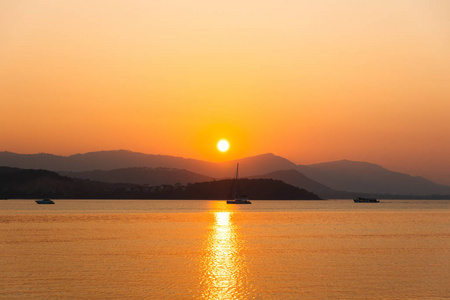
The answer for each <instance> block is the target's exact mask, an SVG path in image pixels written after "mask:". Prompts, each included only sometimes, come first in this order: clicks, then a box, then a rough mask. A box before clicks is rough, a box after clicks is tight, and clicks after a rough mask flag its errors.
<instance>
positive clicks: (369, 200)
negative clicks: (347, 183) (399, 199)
mask: <svg viewBox="0 0 450 300" xmlns="http://www.w3.org/2000/svg"><path fill="white" fill-rule="evenodd" d="M353 202H355V203H379V202H380V201H378V200H377V199H375V198H363V197H358V198H355V199H353Z"/></svg>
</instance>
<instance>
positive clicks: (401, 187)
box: [0, 150, 450, 197]
mask: <svg viewBox="0 0 450 300" xmlns="http://www.w3.org/2000/svg"><path fill="white" fill-rule="evenodd" d="M236 163H239V164H240V170H239V171H240V175H241V176H242V177H252V176H261V174H269V173H273V172H278V171H288V170H296V171H298V172H300V173H301V174H303V175H304V176H306V177H308V178H309V179H311V180H314V181H315V182H317V183H319V184H322V185H323V186H326V187H328V188H329V189H331V190H333V191H337V192H339V193H340V192H349V193H371V194H391V195H422V196H426V195H449V194H450V186H446V185H440V184H437V183H434V182H432V181H430V180H428V179H425V178H423V177H413V176H410V175H407V174H403V173H399V172H392V171H389V170H387V169H385V168H383V167H381V166H378V165H375V164H371V163H367V162H355V161H349V160H341V161H335V162H326V163H319V164H311V165H296V164H294V163H293V162H291V161H289V160H287V159H285V158H283V157H280V156H276V155H274V154H271V153H267V154H262V155H256V156H252V157H245V158H241V159H236V160H232V161H226V162H221V163H213V162H207V161H201V160H196V159H188V158H182V157H174V156H169V155H153V154H144V153H137V152H132V151H127V150H114V151H99V152H90V153H85V154H76V155H71V156H57V155H52V154H43V153H41V154H16V153H12V152H0V166H9V167H18V168H26V169H46V170H51V171H58V172H62V174H67V173H64V172H67V171H69V172H86V171H93V170H114V169H125V168H136V167H137V168H153V169H155V168H169V169H180V170H186V171H189V172H192V173H196V174H197V175H203V176H205V177H210V178H215V179H225V178H231V177H233V176H234V172H235V168H236ZM291 175H292V176H293V178H290V179H289V178H286V177H283V176H287V175H286V174H284V175H282V173H275V174H273V177H274V179H278V178H281V177H283V178H284V179H285V180H286V181H289V182H292V183H294V182H297V181H298V182H300V181H299V180H300V177H301V175H299V174H293V173H292V174H291ZM292 176H288V177H292ZM269 177H270V176H269ZM269 177H264V178H269ZM290 180H292V181H290ZM188 182H189V181H188ZM174 183H175V182H168V184H174ZM305 184H306V183H305ZM309 184H311V182H310V183H309ZM296 186H298V187H302V186H301V185H300V183H298V184H296ZM317 191H318V193H319V194H321V195H329V192H330V191H329V190H328V192H327V191H326V189H324V188H319V186H317ZM319 191H320V192H319ZM331 193H332V194H331V195H334V196H333V197H336V194H334V193H333V192H331ZM344 195H345V194H344Z"/></svg>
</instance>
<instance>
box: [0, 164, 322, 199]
mask: <svg viewBox="0 0 450 300" xmlns="http://www.w3.org/2000/svg"><path fill="white" fill-rule="evenodd" d="M231 186H232V180H230V179H228V180H218V181H210V182H202V183H194V184H188V185H187V186H182V185H162V186H153V187H149V186H144V185H136V184H124V183H118V184H117V183H116V184H113V183H104V182H99V181H92V180H85V179H77V178H69V177H65V176H61V175H59V174H57V173H55V172H51V171H46V170H29V169H19V168H10V167H0V198H9V199H36V198H44V197H48V198H53V199H226V198H227V196H228V194H229V191H230V189H231ZM239 187H240V190H242V191H243V192H245V193H246V194H247V195H248V196H249V197H250V198H251V199H260V200H304V199H310V200H317V199H320V198H319V197H318V196H317V195H315V194H313V193H310V192H308V191H305V190H303V189H299V188H297V187H294V186H291V185H288V184H286V183H284V182H282V181H279V180H272V179H242V180H240V181H239Z"/></svg>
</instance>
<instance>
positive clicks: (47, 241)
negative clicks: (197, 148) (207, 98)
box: [0, 200, 450, 299]
mask: <svg viewBox="0 0 450 300" xmlns="http://www.w3.org/2000/svg"><path fill="white" fill-rule="evenodd" d="M55 202H56V204H55V205H37V204H36V203H35V202H34V201H32V200H4V201H0V237H1V238H0V298H2V299H18V298H20V299H23V298H33V299H80V298H84V299H93V298H102V299H125V298H126V299H163V298H165V299H329V298H332V299H443V298H450V200H443V201H442V200H440V201H437V200H436V201H435V200H433V201H421V200H410V201H408V200H382V202H381V203H378V204H368V203H367V204H364V203H361V204H355V203H353V201H351V200H329V201H253V204H252V205H227V204H225V202H224V201H178V200H169V201H158V200H55Z"/></svg>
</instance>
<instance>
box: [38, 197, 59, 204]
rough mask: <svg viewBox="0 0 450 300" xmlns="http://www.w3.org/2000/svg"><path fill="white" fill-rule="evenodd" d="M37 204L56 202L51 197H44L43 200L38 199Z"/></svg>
mask: <svg viewBox="0 0 450 300" xmlns="http://www.w3.org/2000/svg"><path fill="white" fill-rule="evenodd" d="M36 203H37V204H55V202H53V200H51V199H50V198H44V199H42V200H36Z"/></svg>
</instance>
